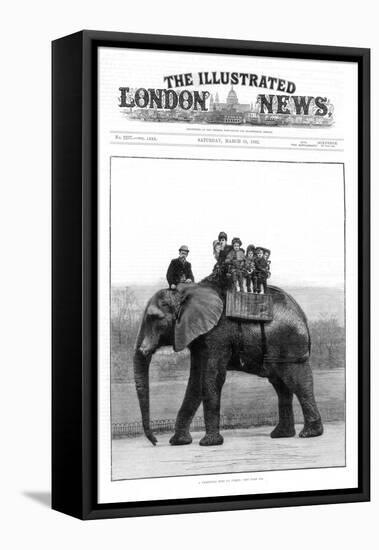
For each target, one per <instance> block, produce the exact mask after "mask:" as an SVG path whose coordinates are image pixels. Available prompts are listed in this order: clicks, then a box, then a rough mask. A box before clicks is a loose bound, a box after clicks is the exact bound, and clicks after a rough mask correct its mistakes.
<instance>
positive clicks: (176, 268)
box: [166, 258, 195, 286]
mask: <svg viewBox="0 0 379 550" xmlns="http://www.w3.org/2000/svg"><path fill="white" fill-rule="evenodd" d="M166 277H167V282H168V284H169V286H171V285H178V284H179V283H180V282H183V280H186V279H191V281H192V282H194V280H195V278H194V276H193V273H192V268H191V264H190V263H189V262H187V260H185V261H184V262H182V260H180V259H179V258H175V259H174V260H171V262H170V265H169V266H168V270H167V275H166Z"/></svg>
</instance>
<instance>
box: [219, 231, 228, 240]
mask: <svg viewBox="0 0 379 550" xmlns="http://www.w3.org/2000/svg"><path fill="white" fill-rule="evenodd" d="M220 239H225V240H228V235H227V234H226V233H225V231H220V233H219V234H218V240H220Z"/></svg>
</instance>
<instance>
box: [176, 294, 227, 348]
mask: <svg viewBox="0 0 379 550" xmlns="http://www.w3.org/2000/svg"><path fill="white" fill-rule="evenodd" d="M178 290H179V293H180V298H181V306H180V310H179V315H178V318H177V320H176V323H175V343H174V349H175V351H182V350H183V349H184V348H186V347H187V346H188V345H189V344H190V343H191V342H193V340H195V339H196V338H198V337H199V336H201V335H202V334H206V333H207V332H209V331H210V330H211V329H212V328H213V327H215V326H216V325H217V323H218V322H219V320H220V317H221V314H222V311H223V308H224V305H223V302H222V300H221V298H220V296H219V295H218V294H217V292H216V291H215V290H214V289H212V288H209V287H206V286H199V285H196V284H192V285H180V286H179V287H178Z"/></svg>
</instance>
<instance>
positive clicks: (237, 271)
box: [225, 237, 246, 292]
mask: <svg viewBox="0 0 379 550" xmlns="http://www.w3.org/2000/svg"><path fill="white" fill-rule="evenodd" d="M241 246H242V242H241V239H240V238H238V237H234V239H233V240H232V247H233V248H232V250H231V251H230V252H229V253H228V255H227V256H226V259H225V263H226V264H227V266H228V269H229V272H230V273H231V275H232V280H233V285H234V288H235V290H236V291H238V287H239V290H240V292H243V269H244V265H245V260H246V256H245V254H244V253H243V251H242V250H241V249H240V248H241ZM237 283H238V284H237Z"/></svg>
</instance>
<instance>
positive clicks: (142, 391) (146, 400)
mask: <svg viewBox="0 0 379 550" xmlns="http://www.w3.org/2000/svg"><path fill="white" fill-rule="evenodd" d="M150 362H151V354H149V355H146V354H144V353H143V352H142V351H141V350H140V349H139V348H137V349H136V351H135V354H134V360H133V364H134V381H135V384H136V390H137V395H138V401H139V406H140V409H141V415H142V426H143V430H144V432H145V435H146V437H147V439H148V440H149V441H151V443H152V444H153V445H155V444H156V443H157V439H156V437H155V436H154V434H153V432H152V431H151V429H150V395H149V393H150V392H149V366H150Z"/></svg>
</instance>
